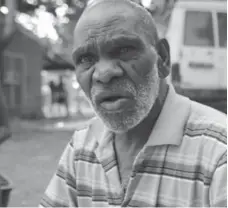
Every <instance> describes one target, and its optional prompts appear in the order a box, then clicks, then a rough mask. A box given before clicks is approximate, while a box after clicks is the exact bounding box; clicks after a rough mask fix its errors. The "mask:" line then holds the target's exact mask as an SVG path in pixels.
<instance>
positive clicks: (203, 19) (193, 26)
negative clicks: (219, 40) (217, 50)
mask: <svg viewBox="0 0 228 208" xmlns="http://www.w3.org/2000/svg"><path fill="white" fill-rule="evenodd" d="M184 44H185V45H190V46H213V45H214V35H213V26H212V13H211V12H202V11H186V17H185V34H184Z"/></svg>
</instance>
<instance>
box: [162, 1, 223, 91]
mask: <svg viewBox="0 0 228 208" xmlns="http://www.w3.org/2000/svg"><path fill="white" fill-rule="evenodd" d="M226 5H227V4H226V2H210V1H208V2H207V1H179V2H177V4H176V5H175V7H174V9H173V13H172V15H171V18H170V24H169V26H168V30H167V34H166V38H167V39H168V41H169V43H170V52H171V53H170V54H171V63H178V64H179V73H180V83H179V85H180V86H181V87H182V88H189V89H226V87H227V69H226V66H227V59H226V55H227V49H226V42H227V41H226V39H227V38H226V37H225V36H226V35H224V34H222V35H223V36H221V34H219V33H221V31H220V30H221V29H222V27H225V25H226V24H227V23H226V21H225V19H226V13H227V11H226ZM218 16H219V17H218ZM219 18H220V19H219ZM218 19H219V20H218ZM222 32H223V33H224V29H223V31H222ZM220 37H222V38H221V39H222V40H220ZM220 42H221V43H220ZM221 45H222V46H221Z"/></svg>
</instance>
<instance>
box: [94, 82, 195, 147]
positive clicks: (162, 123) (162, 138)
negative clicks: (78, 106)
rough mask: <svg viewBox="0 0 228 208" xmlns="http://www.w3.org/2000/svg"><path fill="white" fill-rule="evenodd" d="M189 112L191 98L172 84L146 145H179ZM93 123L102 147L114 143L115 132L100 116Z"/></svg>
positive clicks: (95, 133) (95, 134)
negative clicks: (182, 93)
mask: <svg viewBox="0 0 228 208" xmlns="http://www.w3.org/2000/svg"><path fill="white" fill-rule="evenodd" d="M189 114H190V100H189V99H188V98H186V97H184V96H181V95H178V94H176V92H175V90H174V88H173V86H172V85H170V86H169V91H168V93H167V97H166V100H165V103H164V105H163V108H162V110H161V112H160V115H159V116H158V119H157V121H156V123H155V125H154V127H153V129H152V132H151V134H150V136H149V139H148V141H147V143H146V144H145V145H146V146H158V145H168V144H170V145H179V144H180V143H181V141H182V138H183V134H184V129H185V125H186V123H187V120H188V117H189ZM93 124H94V125H93V130H92V131H91V132H93V136H95V137H96V139H97V142H98V143H99V146H100V148H101V149H105V148H106V147H107V146H109V145H111V143H112V138H113V132H111V131H110V130H108V129H107V128H106V127H105V126H104V125H103V122H102V121H101V120H100V119H99V118H96V119H95V120H94V122H93ZM100 148H99V149H100Z"/></svg>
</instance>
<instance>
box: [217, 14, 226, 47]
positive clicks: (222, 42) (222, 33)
mask: <svg viewBox="0 0 228 208" xmlns="http://www.w3.org/2000/svg"><path fill="white" fill-rule="evenodd" d="M217 18H218V33H219V46H220V47H226V46H227V14H226V13H217Z"/></svg>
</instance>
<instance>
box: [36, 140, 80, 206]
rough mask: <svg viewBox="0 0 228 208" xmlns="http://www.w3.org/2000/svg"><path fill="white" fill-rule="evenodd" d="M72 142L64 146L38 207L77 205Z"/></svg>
mask: <svg viewBox="0 0 228 208" xmlns="http://www.w3.org/2000/svg"><path fill="white" fill-rule="evenodd" d="M74 155H75V154H74V147H73V142H72V141H71V142H69V143H68V145H67V147H66V148H65V150H64V152H63V154H62V156H61V159H60V161H59V164H58V168H57V171H56V173H55V174H54V176H53V177H52V179H51V181H50V183H49V185H48V187H47V189H46V191H45V194H44V196H43V198H42V200H41V202H40V205H39V207H77V193H76V189H75V181H76V179H75V167H74Z"/></svg>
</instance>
